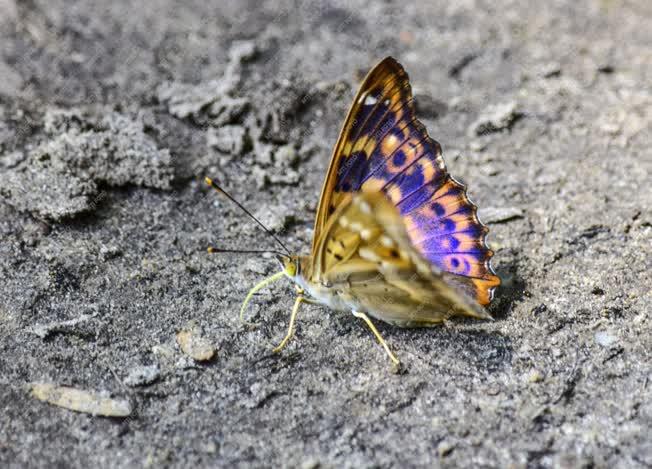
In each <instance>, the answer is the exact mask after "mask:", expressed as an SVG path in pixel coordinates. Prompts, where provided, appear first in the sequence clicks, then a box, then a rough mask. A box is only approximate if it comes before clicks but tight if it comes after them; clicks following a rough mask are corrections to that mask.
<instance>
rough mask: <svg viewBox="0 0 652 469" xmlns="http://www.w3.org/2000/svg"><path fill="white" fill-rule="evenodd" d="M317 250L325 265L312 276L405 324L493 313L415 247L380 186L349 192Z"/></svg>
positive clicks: (351, 301) (356, 305) (354, 303)
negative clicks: (360, 191) (368, 191)
mask: <svg viewBox="0 0 652 469" xmlns="http://www.w3.org/2000/svg"><path fill="white" fill-rule="evenodd" d="M318 255H319V256H320V257H321V259H320V260H319V263H320V265H321V266H322V267H323V269H322V270H321V271H319V272H312V278H311V282H313V283H318V284H321V285H328V287H329V288H330V289H332V290H333V291H335V292H337V294H338V295H339V296H340V297H341V299H342V301H343V302H344V303H346V304H348V305H350V308H351V309H352V310H358V311H362V312H366V313H369V314H371V315H373V316H375V317H377V318H379V319H382V320H383V321H386V322H389V323H393V324H396V325H400V326H423V325H429V324H436V323H439V322H441V321H443V320H444V319H446V318H447V317H449V316H452V315H466V316H473V317H479V318H488V317H489V316H488V315H487V313H486V312H485V311H484V310H483V308H482V307H481V306H479V305H478V304H477V303H476V301H475V300H474V299H473V298H472V297H471V296H469V295H468V294H467V293H468V292H467V293H465V290H464V288H463V287H460V286H458V285H455V283H454V280H453V277H455V276H454V275H452V274H450V273H448V272H445V271H441V270H440V269H439V268H438V267H436V266H434V265H432V264H431V263H430V262H429V261H427V260H426V259H424V258H423V256H422V255H421V254H420V253H419V252H418V251H417V250H416V249H415V248H414V246H413V244H412V241H411V240H410V238H409V235H408V232H407V230H406V228H405V225H404V223H403V220H402V219H401V216H400V213H399V211H398V210H397V209H396V207H394V206H393V205H392V203H391V202H390V201H389V200H388V199H387V198H386V197H385V196H384V195H383V194H382V193H380V192H376V193H360V194H357V195H354V196H352V197H348V198H347V200H346V201H345V203H344V204H343V205H341V206H340V207H339V208H338V210H337V211H336V212H335V214H334V215H333V217H332V218H331V219H330V220H329V223H328V224H327V226H326V227H325V229H324V231H323V236H322V237H321V238H320V244H319V247H318Z"/></svg>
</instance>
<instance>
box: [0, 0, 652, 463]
mask: <svg viewBox="0 0 652 469" xmlns="http://www.w3.org/2000/svg"><path fill="white" fill-rule="evenodd" d="M406 3H408V2H394V1H388V2H374V3H372V4H371V5H370V4H369V2H366V1H365V2H363V1H361V0H360V1H358V0H351V1H347V2H339V1H338V2H334V3H329V4H327V3H324V2H317V1H315V2H312V1H305V2H304V1H301V2H290V1H287V2H283V1H262V2H241V1H235V0H229V1H224V2H185V3H183V4H180V3H179V2H176V1H172V0H159V1H157V2H156V7H155V8H134V7H133V6H132V5H133V4H132V3H131V2H123V1H119V2H100V1H99V0H94V1H84V2H82V1H75V0H71V1H66V2H63V1H62V0H48V1H45V0H32V1H29V2H18V1H12V0H0V9H1V11H2V14H0V83H1V85H0V180H1V181H2V186H1V187H0V192H1V193H2V195H3V198H2V199H1V200H0V285H1V286H0V382H1V385H0V409H1V411H2V418H1V419H0V466H2V467H28V466H32V467H52V466H62V467H63V466H65V467H114V466H119V467H128V466H136V467H137V466H155V467H158V466H173V467H189V466H197V467H214V466H225V467H245V466H251V465H253V466H286V467H317V466H323V467H389V466H394V465H396V466H398V465H402V466H428V467H433V466H434V467H436V466H439V465H440V466H446V467H456V466H460V467H507V466H509V467H650V466H651V465H652V443H651V440H650V432H651V427H652V382H651V378H652V370H651V359H652V356H651V355H652V353H651V352H650V351H651V350H652V334H651V332H650V330H651V326H652V320H651V318H650V311H651V306H652V305H651V303H652V299H651V295H652V291H651V287H650V285H652V279H651V278H650V277H651V276H650V270H651V268H652V258H651V257H652V252H651V251H652V248H651V245H652V210H651V208H650V207H652V191H651V190H650V182H651V180H652V179H651V176H650V172H651V171H652V153H651V151H650V148H652V131H651V130H652V91H651V88H650V86H649V84H650V82H651V80H650V77H652V56H651V55H650V44H652V29H651V28H650V27H649V25H650V23H651V22H652V8H651V7H650V4H649V2H648V1H647V0H629V1H618V0H616V1H600V2H599V1H593V0H580V1H577V2H574V1H554V2H547V3H545V6H544V4H543V3H540V2H520V1H510V0H500V1H496V2H479V1H472V0H471V1H459V2H447V1H439V0H438V1H434V2H414V4H411V5H406ZM410 3H411V2H410ZM5 13H6V14H5ZM389 54H391V55H393V56H395V57H396V58H398V59H399V61H401V62H402V63H403V64H404V66H405V67H406V68H407V70H408V72H409V73H410V76H411V77H412V81H413V83H414V87H415V92H416V94H417V103H418V105H419V108H420V110H421V111H422V112H423V114H421V115H422V117H423V120H424V123H425V124H426V126H427V127H428V128H429V130H430V132H431V134H432V135H433V136H434V137H435V138H436V139H437V140H438V141H439V142H441V144H442V146H443V148H444V155H445V158H446V161H447V163H448V166H449V169H450V171H451V173H452V174H453V175H455V176H456V177H458V178H459V179H462V180H464V181H465V182H467V183H468V185H469V187H470V194H471V196H472V197H473V199H474V200H475V201H476V202H477V203H478V205H480V207H484V208H487V209H491V210H493V212H490V213H493V218H494V220H495V223H494V224H492V225H491V228H492V231H491V238H490V242H491V244H492V247H493V248H494V249H495V251H496V256H495V263H494V264H495V267H496V269H497V271H498V273H499V274H500V276H501V277H502V278H503V281H504V286H503V287H502V288H501V289H500V291H499V292H498V294H497V298H496V301H495V302H494V304H493V305H492V306H491V308H490V311H491V312H492V314H493V315H494V317H495V318H496V321H494V322H470V321H469V322H464V321H455V322H451V323H450V324H447V325H446V326H445V327H441V328H436V329H426V330H401V329H397V328H393V327H389V326H386V325H383V324H379V325H378V327H379V329H380V331H381V333H382V334H383V335H384V336H385V338H386V340H387V341H388V342H389V343H390V344H391V346H392V347H393V348H394V350H395V351H396V353H397V355H398V356H399V357H400V358H401V359H402V360H403V362H404V363H405V365H406V370H405V372H404V373H402V374H398V375H395V374H392V373H391V372H390V366H389V364H388V360H387V358H386V357H385V355H384V353H383V351H382V349H381V348H380V347H379V346H378V345H377V344H376V343H375V342H374V340H373V339H372V338H371V336H370V334H369V332H368V331H367V330H366V328H365V327H364V325H363V324H360V323H359V322H357V321H356V320H354V318H352V317H350V316H347V315H343V314H335V313H332V312H329V311H327V310H325V309H323V308H320V307H316V306H306V307H305V308H303V309H302V311H301V313H300V315H299V321H298V328H297V332H296V336H295V338H294V339H293V340H292V341H291V342H290V344H289V346H288V347H287V349H286V350H285V351H284V352H283V353H282V354H280V355H275V354H273V353H271V348H272V347H273V346H274V345H276V344H277V343H278V342H279V341H280V340H281V338H282V337H283V335H284V334H285V330H286V327H287V320H288V316H289V311H290V308H291V306H292V302H293V296H294V295H293V289H292V288H291V287H290V286H289V285H288V284H287V283H286V282H285V283H284V282H280V283H278V284H277V285H274V286H272V287H270V288H267V289H265V290H264V291H262V292H261V293H260V294H259V295H256V297H255V298H254V301H253V302H252V305H251V306H250V308H249V310H248V311H247V318H248V319H250V320H252V321H256V322H257V323H258V324H259V327H257V328H255V329H253V330H252V329H250V328H247V327H245V326H243V325H240V324H239V322H238V310H239V306H240V302H241V300H242V299H243V296H244V295H245V293H246V291H247V289H248V288H249V287H250V286H251V285H253V284H254V283H255V282H257V281H259V280H260V279H261V278H262V277H263V276H264V275H269V274H271V273H272V272H275V271H276V270H277V268H278V267H277V266H276V264H275V261H274V259H273V257H265V256H260V257H257V258H250V259H247V258H245V257H242V256H237V255H233V256H228V255H212V256H209V255H207V254H206V252H205V248H206V246H207V245H208V244H214V245H219V246H222V247H229V246H231V247H238V248H252V247H258V248H261V247H270V248H272V247H273V246H274V244H273V241H272V240H271V239H269V238H268V237H266V236H265V235H264V234H262V233H261V232H260V231H259V230H257V228H256V227H255V226H254V225H253V224H252V223H250V222H249V221H248V220H247V219H246V218H245V217H244V216H243V215H242V214H241V213H240V212H238V210H237V209H235V208H234V207H233V206H232V205H230V204H229V203H228V202H227V201H225V200H224V199H223V198H220V197H219V196H217V195H216V194H215V193H214V192H213V191H211V190H209V189H208V188H206V187H204V185H203V184H202V183H201V176H203V175H205V174H209V175H211V176H213V177H214V178H215V179H216V180H218V181H221V182H222V183H223V184H224V186H225V188H226V189H227V190H229V191H230V192H232V193H233V195H235V196H236V197H238V198H239V199H240V200H241V201H242V202H243V203H244V204H245V205H247V206H248V207H250V208H251V209H252V211H255V213H257V214H258V215H260V216H261V218H263V219H264V220H265V221H267V222H269V223H270V224H272V225H274V226H275V228H276V229H277V230H278V231H279V235H280V236H282V238H283V239H284V240H285V241H286V243H287V244H288V245H289V246H290V247H291V248H293V249H296V250H298V251H306V250H307V249H308V246H309V244H310V237H311V229H312V222H313V213H314V210H315V207H316V205H317V199H318V196H319V187H320V185H321V181H322V179H323V176H324V172H325V169H326V166H327V164H328V158H329V156H330V151H331V147H332V145H333V144H334V143H335V140H336V138H337V131H338V129H339V127H340V126H341V123H342V120H343V118H344V116H345V113H346V110H347V108H348V106H349V104H350V100H351V97H352V95H353V93H354V92H355V89H356V86H357V83H358V81H359V79H360V77H361V76H362V75H363V74H364V73H365V72H366V70H367V69H368V68H369V67H370V66H372V65H373V64H374V63H375V62H377V61H378V60H379V59H381V58H382V57H383V56H385V55H389ZM419 103H420V104H419ZM504 103H515V107H514V108H513V109H514V110H515V112H516V111H518V114H519V116H520V118H519V119H516V120H515V119H513V118H509V119H507V120H501V119H498V121H497V123H498V125H493V127H496V128H492V129H491V130H492V131H491V132H489V133H486V132H480V133H481V135H475V134H474V135H468V134H467V132H468V130H469V129H476V127H473V123H477V122H480V119H481V117H482V116H486V115H487V112H488V110H491V109H492V106H495V105H497V104H498V105H500V104H504ZM507 114H510V113H507ZM507 114H504V113H503V114H502V115H501V116H498V117H505V116H506V115H507ZM489 117H491V116H489ZM494 117H495V116H494ZM483 119H484V118H483ZM502 122H507V124H505V125H502ZM224 125H229V126H237V127H240V128H241V129H242V130H241V131H236V133H237V134H243V135H244V134H246V135H248V136H249V139H250V142H249V143H248V144H247V145H243V146H240V147H237V149H238V153H233V152H227V153H224V151H223V150H220V149H216V148H214V147H211V146H210V145H209V144H208V143H207V142H209V141H210V138H209V137H210V136H211V135H213V136H214V135H215V131H216V129H218V128H220V127H222V126H224ZM232 130H233V129H232ZM288 145H290V146H288ZM227 150H228V149H227ZM289 150H292V151H294V152H295V153H294V154H290V152H289ZM45 155H49V159H47V158H45ZM294 172H296V175H298V176H295V173H294ZM19 189H24V190H19ZM99 195H102V197H101V199H100V200H98V201H96V202H94V201H95V200H96V198H97V197H98V196H99ZM481 213H482V212H481ZM505 214H508V215H509V216H505ZM189 322H195V323H196V324H197V327H198V328H199V329H200V330H201V331H202V334H203V336H204V337H205V339H206V340H207V341H209V342H210V343H211V344H213V345H214V346H215V347H216V348H217V349H218V350H219V354H218V356H217V357H216V358H215V359H214V360H213V361H210V362H207V363H202V364H199V363H196V362H194V361H193V360H191V359H189V358H188V357H186V356H185V355H183V354H182V352H181V351H180V350H179V348H178V347H177V346H176V343H175V334H176V333H177V331H179V330H182V329H183V327H184V326H185V325H186V324H188V323H189ZM141 367H152V368H151V369H156V370H158V371H157V378H156V379H155V380H152V381H151V383H150V384H147V383H148V381H149V380H144V381H142V383H141V382H140V381H139V382H138V384H141V385H140V386H137V387H126V386H124V384H123V383H122V382H121V379H124V378H125V377H128V376H130V375H131V373H134V371H133V370H137V369H139V368H141ZM148 369H150V368H148ZM137 381H138V380H137ZM35 382H38V383H52V384H53V385H56V386H70V387H74V388H77V389H84V390H88V391H89V392H108V393H110V394H111V395H112V396H114V397H115V398H116V399H125V400H128V401H129V402H130V403H131V404H133V411H132V412H131V415H130V416H129V417H128V418H125V419H107V418H101V417H92V416H90V415H86V414H82V413H76V412H71V411H68V410H65V409H62V408H59V407H55V406H51V405H48V404H46V403H44V402H40V401H38V400H36V399H34V398H33V397H31V396H30V394H29V392H28V390H27V384H28V383H35Z"/></svg>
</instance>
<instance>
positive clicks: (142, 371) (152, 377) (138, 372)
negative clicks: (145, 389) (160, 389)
mask: <svg viewBox="0 0 652 469" xmlns="http://www.w3.org/2000/svg"><path fill="white" fill-rule="evenodd" d="M160 375H161V372H160V370H159V368H158V365H149V366H139V367H136V368H134V369H132V370H131V371H130V372H129V374H128V375H127V377H126V378H125V379H124V381H123V382H124V384H125V385H127V386H131V387H135V386H147V385H148V384H152V383H153V382H154V381H156V380H157V379H158V378H159V376H160Z"/></svg>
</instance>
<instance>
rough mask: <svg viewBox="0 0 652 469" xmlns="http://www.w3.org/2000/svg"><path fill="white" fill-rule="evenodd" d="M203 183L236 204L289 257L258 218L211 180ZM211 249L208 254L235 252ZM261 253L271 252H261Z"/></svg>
mask: <svg viewBox="0 0 652 469" xmlns="http://www.w3.org/2000/svg"><path fill="white" fill-rule="evenodd" d="M204 181H205V182H206V184H208V185H209V186H211V187H212V188H213V189H215V190H216V191H217V192H219V193H220V194H222V195H224V196H225V197H226V198H227V199H229V200H230V201H231V202H233V203H234V204H236V205H237V206H238V208H239V209H240V210H242V211H243V212H244V213H246V214H247V216H249V218H251V219H252V220H253V221H255V222H256V223H258V226H260V227H261V228H262V229H263V230H265V233H267V234H268V235H270V236H271V237H272V238H274V240H275V241H276V242H277V243H278V244H279V246H281V247H282V248H283V250H284V251H285V252H286V253H287V255H288V256H291V254H290V250H289V249H288V248H287V247H286V246H285V244H283V242H282V241H281V240H280V239H278V236H276V235H275V234H274V233H272V231H271V230H270V229H269V228H267V227H266V226H265V225H263V223H262V222H261V221H260V220H259V219H258V218H256V217H254V216H253V215H252V213H251V212H250V211H249V210H247V209H246V208H245V207H244V205H242V204H241V203H240V202H238V201H237V200H235V199H234V198H233V197H232V196H231V195H230V194H229V193H228V192H226V191H225V190H224V189H222V188H221V187H220V186H218V185H217V184H215V182H214V181H213V180H212V179H211V178H209V177H205V178H204ZM211 249H213V248H209V252H237V251H225V250H217V249H215V250H213V251H211ZM240 252H247V251H240ZM248 252H250V253H251V252H261V251H248ZM263 252H272V251H263Z"/></svg>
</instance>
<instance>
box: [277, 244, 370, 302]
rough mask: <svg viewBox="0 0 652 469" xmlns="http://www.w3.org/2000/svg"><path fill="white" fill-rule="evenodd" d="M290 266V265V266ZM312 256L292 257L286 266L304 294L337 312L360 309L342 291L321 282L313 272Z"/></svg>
mask: <svg viewBox="0 0 652 469" xmlns="http://www.w3.org/2000/svg"><path fill="white" fill-rule="evenodd" d="M288 264H290V265H288ZM312 266H313V262H312V257H311V256H292V257H291V258H290V260H289V263H287V264H286V265H285V266H284V272H285V275H287V277H288V278H289V279H290V280H292V281H293V282H294V284H295V285H296V286H297V287H298V288H299V289H300V290H301V291H302V292H303V294H304V295H305V296H306V297H307V298H309V299H311V300H314V301H316V302H318V303H321V304H323V305H325V306H328V307H329V308H330V309H332V310H335V311H349V312H350V311H352V310H355V309H357V308H358V307H359V305H358V304H357V302H356V301H355V300H354V299H353V298H351V297H350V295H344V296H342V295H341V291H339V290H338V289H336V288H335V287H334V286H333V285H330V284H328V283H327V282H324V281H319V280H318V279H317V278H316V277H315V276H314V275H313V272H312Z"/></svg>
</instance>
